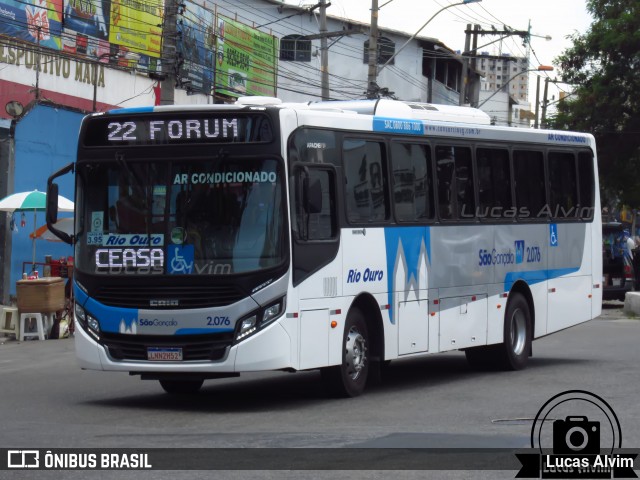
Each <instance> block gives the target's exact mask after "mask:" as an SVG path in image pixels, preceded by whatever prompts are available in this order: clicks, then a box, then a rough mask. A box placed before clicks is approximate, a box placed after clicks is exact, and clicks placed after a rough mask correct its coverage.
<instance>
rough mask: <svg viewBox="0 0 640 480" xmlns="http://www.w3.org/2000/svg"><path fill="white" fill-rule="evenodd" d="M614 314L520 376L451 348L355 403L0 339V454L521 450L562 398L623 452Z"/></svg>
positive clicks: (623, 351)
mask: <svg viewBox="0 0 640 480" xmlns="http://www.w3.org/2000/svg"><path fill="white" fill-rule="evenodd" d="M619 306H621V304H619V305H618V304H615V303H614V304H610V305H608V306H607V307H606V308H605V310H604V313H603V316H601V317H600V318H598V319H596V320H592V321H590V322H587V323H585V324H583V325H580V326H577V327H574V328H571V329H568V330H565V331H563V332H559V333H557V334H554V335H551V336H548V337H545V338H543V339H540V340H538V341H536V342H534V345H533V350H534V356H533V358H532V359H531V360H530V365H529V368H527V369H526V370H524V371H520V372H478V371H474V370H472V369H470V368H469V366H468V365H467V362H466V360H465V357H464V354H463V353H461V352H455V353H450V354H440V355H435V356H431V357H427V358H423V359H416V360H406V361H394V362H393V363H392V364H391V365H390V366H389V368H388V370H387V371H386V372H385V379H384V382H383V383H382V384H381V385H379V386H377V387H375V388H372V389H370V390H368V391H367V392H366V393H365V395H364V396H362V397H359V398H355V399H331V398H327V396H326V395H325V392H324V390H323V388H322V385H321V383H320V376H319V374H318V373H317V372H305V373H296V374H290V373H280V372H276V373H260V374H245V375H242V376H241V377H240V378H237V379H226V380H210V381H207V382H205V385H204V387H203V389H202V391H201V392H200V393H199V394H197V395H192V396H183V397H176V396H170V395H167V394H165V393H164V392H163V391H162V389H161V388H160V386H159V384H158V383H157V382H153V381H141V380H139V379H138V378H137V377H129V376H128V375H126V374H117V373H105V372H93V371H82V370H80V369H79V368H78V367H77V366H76V363H75V358H74V348H73V339H63V340H47V341H44V342H40V341H26V342H22V343H18V342H16V341H13V340H11V341H5V340H6V339H2V338H0V400H1V405H2V407H1V408H2V410H0V411H2V412H3V415H2V417H1V418H0V448H42V449H46V448H134V449H140V448H176V447H181V448H213V447H215V448H247V447H254V448H264V447H269V448H292V447H296V448H298V447H308V448H312V449H313V448H329V447H333V448H337V447H339V448H361V447H376V448H471V449H476V448H510V449H513V448H528V447H529V446H530V438H531V428H532V424H533V419H534V418H535V417H536V414H537V413H538V411H539V410H540V409H541V407H543V405H544V404H545V402H547V401H548V400H549V399H551V398H552V397H553V396H554V395H556V394H559V393H560V392H563V391H566V390H586V391H589V392H593V393H594V394H596V395H598V396H599V397H601V398H602V399H603V400H604V401H606V403H607V404H608V405H609V406H611V408H612V409H613V410H614V411H615V414H616V415H617V418H618V420H619V423H620V426H621V429H622V446H623V447H627V448H640V406H639V405H640V401H639V400H638V399H639V394H640V384H639V379H640V375H638V373H639V365H640V319H636V318H626V317H625V316H624V315H623V314H622V311H621V309H620V308H619ZM3 341H4V343H3V344H2V342H3ZM556 417H559V418H560V417H561V418H564V413H563V412H559V411H558V412H556ZM589 419H591V417H589ZM603 432H604V427H603ZM603 439H604V437H603ZM279 453H281V454H287V455H288V454H291V451H290V450H283V451H279ZM347 461H348V459H347ZM354 461H355V460H354ZM452 462H455V460H452ZM361 463H362V461H360V463H358V464H357V465H358V466H360V464H361ZM458 467H459V465H458ZM451 468H452V469H454V468H456V466H455V465H453V464H452V465H451ZM497 468H500V467H497ZM447 470H448V469H447ZM27 473H28V474H29V475H27ZM515 473H516V471H508V470H502V471H500V470H494V471H473V472H470V471H460V470H457V471H456V470H451V471H444V470H442V471H437V472H434V471H415V470H411V471H406V470H402V471H396V472H390V471H366V472H365V471H359V470H346V471H342V470H341V471H324V472H322V471H298V472H282V471H270V470H259V471H223V472H221V471H215V472H211V471H188V472H181V471H172V472H166V471H162V472H158V471H156V472H86V471H85V472H79V471H58V472H34V471H31V472H23V471H4V472H3V471H0V478H34V477H36V476H37V477H38V478H52V479H53V478H56V479H57V478H172V479H175V478H234V479H235V478H243V479H244V478H336V477H338V478H345V479H349V478H389V477H391V476H393V477H398V478H513V477H514V475H515Z"/></svg>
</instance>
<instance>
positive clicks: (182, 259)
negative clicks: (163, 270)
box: [167, 245, 193, 274]
mask: <svg viewBox="0 0 640 480" xmlns="http://www.w3.org/2000/svg"><path fill="white" fill-rule="evenodd" d="M167 257H168V258H167V264H168V269H167V270H168V273H169V274H187V273H192V272H193V245H171V246H170V247H169V253H168V256H167Z"/></svg>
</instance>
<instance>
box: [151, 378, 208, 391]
mask: <svg viewBox="0 0 640 480" xmlns="http://www.w3.org/2000/svg"><path fill="white" fill-rule="evenodd" d="M203 383H204V380H160V386H161V387H162V388H163V389H164V391H165V392H167V393H170V394H173V395H184V394H189V393H196V392H197V391H198V390H200V387H202V384H203Z"/></svg>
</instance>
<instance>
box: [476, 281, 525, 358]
mask: <svg viewBox="0 0 640 480" xmlns="http://www.w3.org/2000/svg"><path fill="white" fill-rule="evenodd" d="M503 333H504V341H503V342H502V343H500V344H498V345H488V346H486V347H475V348H469V349H467V350H465V355H466V357H467V361H468V362H469V365H471V366H472V367H474V368H478V369H489V370H522V369H523V368H525V367H526V366H527V361H528V360H529V353H530V352H531V341H532V333H531V311H530V310H529V304H528V303H527V300H526V299H525V298H524V296H523V295H522V294H520V293H514V294H513V295H512V296H511V298H510V299H509V302H508V303H507V310H506V312H505V316H504V331H503Z"/></svg>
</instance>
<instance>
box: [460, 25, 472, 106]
mask: <svg viewBox="0 0 640 480" xmlns="http://www.w3.org/2000/svg"><path fill="white" fill-rule="evenodd" d="M465 32H466V37H465V41H464V51H465V52H468V51H469V49H470V48H471V33H472V32H471V24H470V23H467V29H466V30H465ZM468 73H469V58H468V56H466V55H465V56H464V58H463V59H462V72H461V73H460V101H459V105H460V106H462V105H464V104H465V103H466V97H467V95H466V93H467V78H468Z"/></svg>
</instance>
